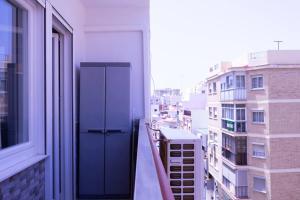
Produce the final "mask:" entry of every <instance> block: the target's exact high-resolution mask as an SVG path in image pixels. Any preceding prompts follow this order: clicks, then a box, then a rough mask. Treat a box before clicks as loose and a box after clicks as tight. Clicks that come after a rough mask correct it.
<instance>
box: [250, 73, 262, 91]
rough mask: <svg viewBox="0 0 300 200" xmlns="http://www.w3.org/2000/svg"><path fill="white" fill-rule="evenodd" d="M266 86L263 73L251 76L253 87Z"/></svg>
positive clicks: (260, 87)
mask: <svg viewBox="0 0 300 200" xmlns="http://www.w3.org/2000/svg"><path fill="white" fill-rule="evenodd" d="M263 86H264V80H263V76H262V75H258V76H253V77H252V78H251V87H252V89H262V88H263Z"/></svg>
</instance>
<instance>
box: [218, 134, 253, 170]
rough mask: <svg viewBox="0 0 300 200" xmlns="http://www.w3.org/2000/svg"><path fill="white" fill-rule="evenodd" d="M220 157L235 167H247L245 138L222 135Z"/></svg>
mask: <svg viewBox="0 0 300 200" xmlns="http://www.w3.org/2000/svg"><path fill="white" fill-rule="evenodd" d="M222 156H223V157H224V158H226V159H227V160H229V161H231V162H232V163H234V164H236V165H247V138H246V137H232V136H230V135H227V134H225V133H223V134H222Z"/></svg>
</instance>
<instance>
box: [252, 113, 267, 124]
mask: <svg viewBox="0 0 300 200" xmlns="http://www.w3.org/2000/svg"><path fill="white" fill-rule="evenodd" d="M252 121H253V122H254V123H264V121H265V119H264V111H253V112H252Z"/></svg>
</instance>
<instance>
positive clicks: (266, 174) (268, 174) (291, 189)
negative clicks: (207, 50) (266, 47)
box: [207, 51, 300, 200]
mask: <svg viewBox="0 0 300 200" xmlns="http://www.w3.org/2000/svg"><path fill="white" fill-rule="evenodd" d="M209 71H210V75H209V77H208V79H207V93H208V99H207V100H208V103H207V107H208V115H209V122H208V137H209V139H208V140H209V144H208V150H207V152H208V160H209V173H210V175H211V176H212V177H213V180H214V182H215V184H214V185H213V187H212V191H211V193H210V195H211V197H210V199H220V200H229V199H253V200H254V199H255V200H271V199H272V200H290V199H299V197H300V190H299V189H298V187H299V183H300V170H299V169H300V159H298V158H300V151H299V149H300V89H299V88H300V51H265V52H259V53H251V54H249V57H248V59H247V62H245V63H244V64H242V65H234V64H231V63H230V62H223V63H220V64H219V65H216V66H214V67H212V68H210V70H209Z"/></svg>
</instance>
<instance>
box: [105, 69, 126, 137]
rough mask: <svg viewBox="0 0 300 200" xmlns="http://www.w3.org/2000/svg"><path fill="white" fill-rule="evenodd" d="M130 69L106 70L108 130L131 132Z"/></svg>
mask: <svg viewBox="0 0 300 200" xmlns="http://www.w3.org/2000/svg"><path fill="white" fill-rule="evenodd" d="M130 118H131V114H130V68H129V67H107V68H106V129H107V130H109V129H118V130H119V129H120V130H123V131H127V132H128V131H129V130H130V123H131V119H130Z"/></svg>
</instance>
